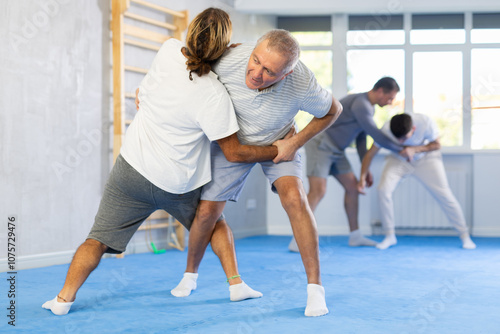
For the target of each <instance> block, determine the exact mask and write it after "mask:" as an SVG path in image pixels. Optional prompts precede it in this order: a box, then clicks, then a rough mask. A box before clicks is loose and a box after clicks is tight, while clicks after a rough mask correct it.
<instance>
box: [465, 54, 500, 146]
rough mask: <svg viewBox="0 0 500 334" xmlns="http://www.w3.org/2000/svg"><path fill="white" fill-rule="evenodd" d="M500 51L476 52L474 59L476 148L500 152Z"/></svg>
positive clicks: (473, 127)
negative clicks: (499, 62) (499, 64)
mask: <svg viewBox="0 0 500 334" xmlns="http://www.w3.org/2000/svg"><path fill="white" fill-rule="evenodd" d="M498 59H500V50H499V49H475V50H472V58H471V78H472V80H471V99H472V129H471V130H472V138H471V141H472V142H471V147H472V148H473V149H500V132H499V131H498V125H499V124H500V67H499V66H495V64H497V63H498Z"/></svg>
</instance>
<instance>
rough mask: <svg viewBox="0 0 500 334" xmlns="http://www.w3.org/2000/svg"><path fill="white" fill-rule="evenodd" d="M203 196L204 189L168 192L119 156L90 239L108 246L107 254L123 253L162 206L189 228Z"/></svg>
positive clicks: (89, 236) (105, 189)
mask: <svg viewBox="0 0 500 334" xmlns="http://www.w3.org/2000/svg"><path fill="white" fill-rule="evenodd" d="M165 172H166V173H168V171H165ZM200 195H201V188H198V189H195V190H193V191H190V192H188V193H186V194H171V193H169V192H167V191H164V190H162V189H160V188H158V187H157V186H155V185H154V184H152V183H151V182H149V181H148V180H147V179H146V178H145V177H144V176H142V175H141V174H139V172H137V171H136V170H135V169H134V168H133V167H132V166H130V165H129V164H128V162H127V161H125V159H124V158H123V157H122V156H121V155H119V156H118V158H117V159H116V163H115V165H114V166H113V169H112V170H111V174H110V176H109V179H108V182H107V183H106V186H105V188H104V194H103V197H102V199H101V204H100V206H99V210H98V212H97V215H96V217H95V222H94V226H93V227H92V229H91V231H90V233H89V235H88V238H89V239H95V240H97V241H99V242H101V243H103V244H105V245H106V246H108V250H107V253H122V252H124V251H125V248H126V246H127V244H128V243H129V241H130V239H131V238H132V236H133V235H134V233H135V231H137V229H138V228H139V226H140V225H141V223H142V222H143V221H144V220H145V219H146V218H148V217H149V215H151V214H152V213H153V212H154V211H156V210H158V209H163V210H165V211H167V212H168V213H169V214H170V215H172V216H173V217H174V218H175V219H177V220H178V221H179V222H180V223H181V224H182V225H184V226H185V227H186V228H187V229H188V230H189V229H190V228H191V224H192V222H193V219H194V216H195V214H196V208H197V207H198V202H199V200H200Z"/></svg>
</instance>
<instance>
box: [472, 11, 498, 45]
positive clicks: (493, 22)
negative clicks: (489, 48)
mask: <svg viewBox="0 0 500 334" xmlns="http://www.w3.org/2000/svg"><path fill="white" fill-rule="evenodd" d="M471 42H472V43H500V13H478V14H473V15H472V31H471Z"/></svg>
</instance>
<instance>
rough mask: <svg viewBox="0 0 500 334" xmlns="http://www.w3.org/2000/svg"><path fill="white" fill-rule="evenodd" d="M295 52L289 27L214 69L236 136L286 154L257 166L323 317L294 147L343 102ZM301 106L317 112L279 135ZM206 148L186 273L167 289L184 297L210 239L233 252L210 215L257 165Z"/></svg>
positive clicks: (313, 305) (314, 246)
mask: <svg viewBox="0 0 500 334" xmlns="http://www.w3.org/2000/svg"><path fill="white" fill-rule="evenodd" d="M299 54H300V48H299V45H298V43H297V41H296V40H295V38H293V36H292V35H291V34H290V33H289V32H288V31H285V30H279V29H277V30H272V31H270V32H268V33H267V34H265V35H264V36H262V37H261V38H260V39H259V41H258V42H257V44H256V46H254V45H245V44H244V45H239V46H237V47H235V48H231V49H230V50H228V51H227V52H226V54H225V55H224V56H223V57H222V58H221V60H220V61H219V63H217V64H216V65H215V66H214V71H215V72H216V73H217V74H218V76H219V80H220V81H221V82H222V83H223V84H224V86H225V87H226V89H227V90H228V92H229V95H230V97H231V100H232V101H233V105H234V108H235V111H236V116H237V119H238V125H239V127H240V131H239V132H238V138H239V140H240V142H241V143H242V144H252V145H270V144H273V143H274V145H276V146H277V147H278V156H276V158H275V159H274V161H281V160H285V161H284V162H280V163H277V164H274V163H273V161H267V162H262V163H260V165H261V167H262V170H263V171H264V174H265V175H266V177H267V178H268V180H269V182H270V184H271V186H272V190H273V191H274V192H276V193H277V194H278V195H279V196H280V200H281V203H282V206H283V208H284V209H285V211H286V212H287V214H288V217H289V219H290V223H291V226H292V230H293V234H294V236H295V239H296V240H297V244H298V248H299V250H300V253H301V257H302V262H303V264H304V267H305V271H306V275H307V281H308V285H307V295H308V297H307V306H306V309H305V315H306V316H321V315H325V314H327V313H328V308H327V306H326V302H325V290H324V288H323V286H322V285H321V277H320V264H319V247H318V234H317V230H316V222H315V219H314V215H313V214H312V211H311V209H310V208H309V204H308V201H307V197H306V192H305V190H304V186H303V184H302V179H301V178H302V162H301V157H300V154H298V153H297V151H298V150H299V148H300V147H302V146H303V145H304V144H305V143H306V142H307V141H309V140H310V139H311V138H312V137H314V136H315V135H316V134H318V133H320V132H321V131H323V130H324V129H326V128H328V127H329V126H330V125H331V124H333V123H334V122H335V120H336V119H337V118H338V116H339V115H340V113H341V112H342V105H341V104H340V103H339V101H338V100H337V99H335V98H334V97H333V96H332V95H331V93H330V92H328V91H327V90H326V89H324V88H322V87H321V86H320V85H319V84H318V82H317V81H316V79H315V77H314V74H313V73H312V72H311V71H310V70H309V69H308V68H307V67H306V66H305V65H304V64H303V63H302V62H300V61H299ZM299 110H304V111H307V112H309V113H311V114H312V115H314V116H315V117H314V118H313V120H312V121H311V122H310V123H309V124H308V125H307V126H306V127H305V128H304V129H303V130H302V131H300V132H299V133H298V134H296V135H295V136H293V137H291V138H287V139H282V138H283V137H284V136H285V135H286V134H287V133H288V132H289V131H290V129H291V128H292V126H293V124H294V117H295V115H296V114H297V112H298V111H299ZM211 150H212V182H210V183H209V184H207V185H206V186H204V188H203V194H202V197H201V201H200V204H199V206H198V212H197V216H196V218H195V220H194V222H193V225H192V228H191V230H190V234H189V247H188V262H187V267H186V272H185V274H184V278H183V279H182V280H181V282H180V283H179V285H178V286H177V287H176V288H175V289H174V290H173V291H172V293H173V294H174V292H175V294H174V295H178V296H187V295H189V294H190V292H191V291H192V290H194V289H195V288H196V279H197V277H198V275H197V271H198V266H199V264H200V262H201V259H202V257H203V254H204V252H205V249H206V247H207V245H208V243H209V242H210V241H211V243H212V248H215V249H218V252H220V250H222V253H223V254H228V255H231V247H234V246H232V245H233V235H232V232H231V230H230V228H229V226H228V225H227V223H226V222H225V221H224V220H222V221H218V222H217V223H216V220H217V218H219V217H220V215H221V213H222V211H223V209H224V206H225V204H226V201H227V200H231V201H236V200H238V197H239V195H240V193H241V190H242V189H243V186H244V183H245V180H246V178H247V176H248V174H249V173H250V170H251V169H252V168H253V167H254V166H255V163H231V162H229V161H227V159H226V158H225V157H224V154H223V153H222V151H221V149H220V148H219V146H218V145H217V144H214V145H212V147H211ZM211 231H214V232H213V233H211ZM228 245H229V246H231V247H227V246H228ZM224 249H226V250H224ZM223 254H222V257H221V260H222V259H223V258H224V255H223ZM218 255H219V256H221V254H218ZM235 276H238V275H235ZM235 276H232V277H228V281H229V282H232V281H233V280H235V279H239V277H235ZM178 292H182V293H181V294H179V293H178Z"/></svg>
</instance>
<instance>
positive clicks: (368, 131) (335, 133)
mask: <svg viewBox="0 0 500 334" xmlns="http://www.w3.org/2000/svg"><path fill="white" fill-rule="evenodd" d="M340 103H341V104H342V106H343V108H344V109H343V111H342V113H341V114H340V116H339V118H338V119H337V121H335V123H333V125H332V126H330V127H329V128H328V129H326V131H325V133H326V134H327V135H328V136H329V137H330V138H331V139H332V141H333V142H334V143H335V145H336V146H337V147H338V148H340V149H342V150H344V149H345V148H346V147H347V146H349V145H350V144H351V143H352V142H353V141H354V140H355V139H356V149H357V151H358V155H359V158H360V159H363V157H364V155H365V153H366V151H367V149H366V135H370V136H371V137H372V138H373V140H374V141H375V142H377V143H378V144H379V146H382V147H384V148H386V149H388V150H391V151H394V152H399V151H401V150H402V149H403V147H402V146H401V145H399V144H396V143H394V142H393V141H392V140H391V139H390V138H389V137H387V136H385V135H384V134H383V132H382V131H381V130H380V129H379V128H378V127H377V124H375V121H374V120H373V115H374V114H375V108H374V107H373V105H372V104H371V103H370V100H369V99H368V93H366V92H365V93H358V94H351V95H347V96H346V97H343V98H342V99H340Z"/></svg>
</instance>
